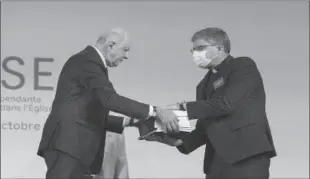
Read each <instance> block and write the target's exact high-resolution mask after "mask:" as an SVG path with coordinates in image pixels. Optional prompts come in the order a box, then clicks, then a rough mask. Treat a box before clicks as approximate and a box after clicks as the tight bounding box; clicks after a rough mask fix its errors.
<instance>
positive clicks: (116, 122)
mask: <svg viewBox="0 0 310 179" xmlns="http://www.w3.org/2000/svg"><path fill="white" fill-rule="evenodd" d="M123 121H124V117H120V116H112V115H109V116H108V120H107V124H106V129H107V130H108V131H110V132H114V133H118V134H122V133H123V131H124V126H123Z"/></svg>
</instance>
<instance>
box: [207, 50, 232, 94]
mask: <svg viewBox="0 0 310 179" xmlns="http://www.w3.org/2000/svg"><path fill="white" fill-rule="evenodd" d="M231 59H232V56H230V55H229V56H228V57H227V58H226V59H225V60H224V61H223V62H222V63H221V64H220V65H219V66H218V68H216V69H217V72H216V73H215V74H212V75H211V76H210V79H209V80H208V81H209V82H208V84H207V86H206V91H205V93H206V96H207V98H208V99H209V98H211V97H212V94H213V93H214V91H215V90H216V89H215V88H216V87H218V85H225V83H226V79H227V77H228V74H229V71H230V66H229V62H230V61H231Z"/></svg>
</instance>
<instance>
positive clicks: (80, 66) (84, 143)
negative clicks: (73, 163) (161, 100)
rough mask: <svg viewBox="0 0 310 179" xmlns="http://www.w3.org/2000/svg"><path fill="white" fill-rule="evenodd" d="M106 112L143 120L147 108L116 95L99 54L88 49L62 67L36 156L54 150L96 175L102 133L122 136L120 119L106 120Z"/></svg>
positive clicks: (101, 153)
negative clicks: (109, 132)
mask: <svg viewBox="0 0 310 179" xmlns="http://www.w3.org/2000/svg"><path fill="white" fill-rule="evenodd" d="M110 110H111V111H114V112H118V113H121V114H124V115H127V116H131V117H134V118H138V119H145V118H147V116H148V113H149V106H148V105H146V104H143V103H140V102H137V101H134V100H131V99H128V98H126V97H123V96H121V95H119V94H117V92H116V91H115V90H114V88H113V85H112V83H111V82H110V80H109V78H108V74H107V70H106V68H105V66H104V63H103V61H102V59H101V58H100V56H99V54H98V53H97V51H96V50H95V49H94V48H93V47H91V46H88V47H87V48H85V49H84V50H83V51H81V52H79V53H77V54H75V55H73V56H72V57H71V58H70V59H69V60H68V61H67V62H66V63H65V65H64V66H63V69H62V71H61V73H60V76H59V80H58V84H57V90H56V95H55V99H54V101H53V104H52V110H51V112H50V114H49V116H48V118H47V120H46V123H45V125H44V129H43V133H42V139H41V142H40V145H39V149H38V152H37V154H38V155H39V156H43V157H44V155H43V153H44V151H45V150H46V149H58V150H61V151H63V152H65V153H67V154H68V155H70V156H72V157H74V158H76V159H78V160H79V161H80V162H81V163H82V164H83V165H84V167H86V168H89V169H90V172H91V173H99V172H100V168H101V165H102V159H103V153H104V144H105V135H106V130H110V131H114V132H119V133H121V132H122V118H120V117H116V116H109V111H110Z"/></svg>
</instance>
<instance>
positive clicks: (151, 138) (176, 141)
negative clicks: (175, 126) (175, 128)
mask: <svg viewBox="0 0 310 179" xmlns="http://www.w3.org/2000/svg"><path fill="white" fill-rule="evenodd" d="M145 140H146V141H156V142H160V143H163V144H166V145H169V146H179V145H182V143H183V141H182V140H181V139H175V138H172V137H168V136H166V135H164V136H157V135H150V136H148V137H147V138H145Z"/></svg>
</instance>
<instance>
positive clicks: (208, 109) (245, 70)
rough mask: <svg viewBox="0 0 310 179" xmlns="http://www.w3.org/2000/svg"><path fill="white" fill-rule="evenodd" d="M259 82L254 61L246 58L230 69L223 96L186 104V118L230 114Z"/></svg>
mask: <svg viewBox="0 0 310 179" xmlns="http://www.w3.org/2000/svg"><path fill="white" fill-rule="evenodd" d="M261 82H262V80H261V76H260V73H259V71H258V69H257V67H256V64H255V63H254V61H252V60H251V59H248V58H246V59H243V60H240V62H238V64H235V67H233V68H232V71H231V73H230V75H229V80H228V84H226V85H227V86H225V92H224V94H223V95H221V96H217V97H215V98H211V99H208V100H198V101H194V102H188V103H187V106H186V107H187V112H188V117H189V118H190V119H197V118H198V119H203V118H208V117H213V116H222V115H229V114H232V113H234V112H235V110H236V109H238V107H239V105H240V104H242V101H243V100H244V99H245V98H246V96H247V94H248V93H250V92H251V91H252V90H254V89H255V88H256V87H257V86H258V85H260V84H261Z"/></svg>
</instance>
